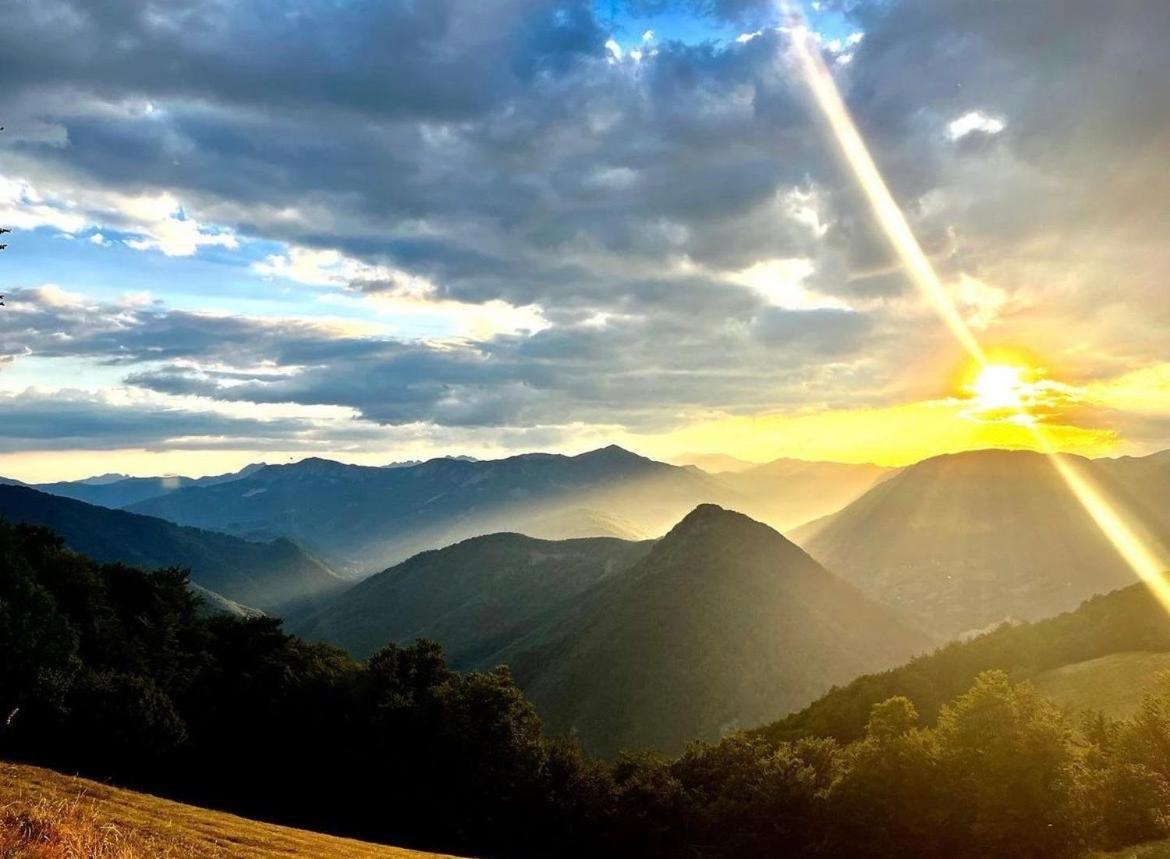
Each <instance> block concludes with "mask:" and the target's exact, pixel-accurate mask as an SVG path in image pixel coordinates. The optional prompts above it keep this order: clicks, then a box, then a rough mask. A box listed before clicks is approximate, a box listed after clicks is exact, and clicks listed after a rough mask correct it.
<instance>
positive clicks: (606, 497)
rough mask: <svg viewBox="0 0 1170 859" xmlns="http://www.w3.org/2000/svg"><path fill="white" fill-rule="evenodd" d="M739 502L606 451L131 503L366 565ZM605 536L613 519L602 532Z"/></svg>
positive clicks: (275, 468) (325, 475)
mask: <svg viewBox="0 0 1170 859" xmlns="http://www.w3.org/2000/svg"><path fill="white" fill-rule="evenodd" d="M736 500H738V496H737V495H736V493H735V492H734V490H731V489H729V488H728V487H726V486H724V485H723V484H722V483H720V482H718V481H716V480H714V479H713V478H711V477H710V476H709V475H706V474H704V473H702V472H701V471H698V470H696V469H693V468H681V467H678V466H673V465H666V464H664V463H661V462H655V461H654V460H650V459H646V458H645V457H641V456H637V455H636V454H633V453H630V452H629V451H626V450H622V449H621V448H619V447H607V448H603V449H601V450H595V451H592V452H590V453H584V454H581V455H579V456H560V455H555V454H535V453H534V454H524V455H521V456H514V457H510V458H508V459H500V460H487V461H467V460H459V459H434V460H431V461H429V462H426V463H423V464H422V465H415V466H403V467H400V468H370V467H364V466H357V465H344V464H342V463H339V462H331V461H329V460H325V459H306V460H303V461H301V462H298V463H295V464H292V465H269V466H265V467H264V468H261V469H258V470H257V471H255V472H253V473H252V474H250V475H248V476H246V477H243V478H241V479H239V480H234V481H232V482H230V483H222V484H218V485H214V486H197V487H189V488H186V489H180V490H178V491H177V492H172V493H170V494H168V495H165V496H161V497H157V498H152V499H149V500H147V501H144V502H141V503H139V504H135V505H133V506H132V507H131V508H130V509H131V510H133V511H134V512H137V513H144V514H148V515H152V516H160V517H162V518H164V519H170V520H171V521H173V522H179V523H182V524H184V525H194V526H197V527H201V528H211V529H215V530H220V531H226V532H229V533H232V534H236V535H239V536H244V537H261V538H271V537H278V536H279V537H288V538H290V539H294V540H296V541H297V542H298V543H299V544H301V545H304V546H307V547H308V548H310V549H311V550H312V551H314V552H315V553H317V554H319V555H321V556H323V557H325V558H327V559H329V560H330V561H331V562H333V563H335V564H340V565H344V566H346V567H347V568H349V569H352V570H356V571H361V572H369V571H373V570H380V569H384V568H386V567H387V566H389V565H391V564H394V563H396V562H398V561H401V560H404V559H405V558H408V557H410V556H411V555H414V554H416V553H417V552H420V551H424V550H426V549H433V548H436V547H438V546H445V545H449V544H451V543H454V542H457V541H459V540H462V539H466V538H467V537H473V536H478V535H481V534H490V533H494V532H499V531H516V530H518V529H519V526H520V525H521V524H522V523H525V522H532V521H534V520H535V521H538V522H539V520H540V519H541V518H544V517H549V516H552V515H554V514H564V513H565V512H566V511H571V510H576V509H581V508H586V509H590V510H603V511H605V514H606V515H607V516H609V517H617V518H619V519H622V520H627V521H628V522H630V523H631V524H632V527H633V528H635V529H637V531H638V532H639V533H647V534H661V533H664V532H665V530H666V529H667V528H668V527H669V526H670V525H671V524H672V523H673V522H675V521H677V520H678V518H679V517H681V516H682V515H683V514H684V513H685V512H686V511H687V510H690V509H691V508H692V507H694V506H695V505H696V504H698V503H701V502H704V501H714V502H723V503H732V502H734V501H736ZM576 533H582V532H581V531H577V532H576ZM606 533H610V529H609V528H608V527H604V528H599V529H598V532H595V534H594V535H603V534H606ZM582 535H584V534H583V533H582Z"/></svg>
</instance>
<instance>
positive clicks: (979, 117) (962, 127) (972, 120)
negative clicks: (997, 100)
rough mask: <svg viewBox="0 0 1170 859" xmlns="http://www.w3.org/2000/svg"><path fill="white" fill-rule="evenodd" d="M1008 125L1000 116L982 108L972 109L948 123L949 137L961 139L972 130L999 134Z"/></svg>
mask: <svg viewBox="0 0 1170 859" xmlns="http://www.w3.org/2000/svg"><path fill="white" fill-rule="evenodd" d="M1006 127H1007V123H1006V122H1004V120H1003V119H1002V118H1000V117H998V116H991V115H990V114H986V113H984V112H983V111H981V110H972V111H968V112H967V113H964V114H963V115H962V116H960V117H958V118H957V119H953V120H951V121H950V122H949V123H948V124H947V137H948V138H950V139H951V140H961V139H962V138H964V137H966V136H967V135H968V134H971V133H972V132H976V131H978V132H981V133H983V134H999V133H1000V132H1001V131H1003V130H1004V129H1005V128H1006Z"/></svg>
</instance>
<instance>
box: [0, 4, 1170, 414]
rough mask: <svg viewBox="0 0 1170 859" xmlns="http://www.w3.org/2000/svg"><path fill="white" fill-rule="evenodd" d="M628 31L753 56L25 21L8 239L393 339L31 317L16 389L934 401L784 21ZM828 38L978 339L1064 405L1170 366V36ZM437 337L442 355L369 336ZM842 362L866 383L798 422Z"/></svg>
mask: <svg viewBox="0 0 1170 859" xmlns="http://www.w3.org/2000/svg"><path fill="white" fill-rule="evenodd" d="M0 8H3V5H2V3H0ZM626 9H627V11H628V12H630V13H631V14H652V13H654V14H656V13H659V12H663V11H667V12H673V13H678V12H679V11H680V9H683V10H685V11H686V12H689V13H691V14H701V15H706V16H713V18H718V19H720V20H723V21H730V22H735V26H734V28H733V29H731V30H730V31H728V32H732V33H734V32H743V33H745V35H750V36H751V38H742V39H734V38H728V39H727V41H726V42H715V41H712V40H706V41H704V40H696V41H694V43H691V44H687V43H684V42H683V41H681V40H678V39H669V40H666V41H663V40H661V39H659V38H646V37H645V36H643V37H642V38H641V41H637V39H638V35H639V32H640V31H641V30H642V29H643V28H642V27H636V28H635V29H633V30H630V31H629V32H628V33H625V34H623V33H618V34H617V35H616V36H615V35H614V34H612V33H611V32H610V28H607V27H605V26H602V22H600V21H599V20H598V17H597V15H596V13H595V4H594V3H592V2H588V0H557V2H553V0H485V2H482V3H466V2H459V0H430V2H427V3H409V2H373V0H358V2H347V3H344V4H340V5H338V4H314V3H296V4H291V5H290V4H287V3H277V2H262V3H246V4H242V3H228V4H224V3H218V2H213V0H185V2H183V3H174V4H158V3H153V2H146V0H129V2H125V3H116V4H109V3H91V2H81V0H45V2H42V3H37V4H34V7H33V8H31V9H20V10H16V9H13V10H12V11H10V12H9V13H8V14H7V15H5V16H4V19H5V22H6V26H5V28H4V29H3V30H2V31H0V53H2V54H3V56H5V58H6V60H8V63H7V64H6V65H7V66H8V68H9V69H10V74H8V75H7V76H6V78H5V86H4V88H3V90H4V91H3V92H2V93H0V107H2V109H3V112H4V115H5V118H6V125H7V126H8V131H6V132H5V135H4V137H5V139H4V140H0V146H3V148H4V161H3V163H4V171H5V173H4V176H5V178H4V179H3V181H0V219H5V220H6V222H11V223H12V224H13V225H14V226H17V227H18V228H20V229H32V228H37V227H40V228H43V229H46V230H56V231H59V232H62V233H65V234H68V235H72V236H78V237H85V238H89V239H90V241H92V242H94V244H103V245H108V244H110V243H122V244H124V245H127V246H129V247H131V248H137V249H141V250H144V251H147V252H148V253H149V254H156V253H162V254H171V255H196V254H199V252H200V251H201V250H202V249H214V250H215V251H216V255H217V256H218V255H219V254H220V253H225V254H226V253H227V252H232V259H233V260H234V261H235V262H236V263H238V264H239V265H238V267H237V268H236V269H234V270H233V274H232V276H233V277H235V276H237V275H238V276H241V277H242V276H247V275H251V276H252V277H254V278H257V279H258V280H259V281H260V283H262V284H263V283H265V281H264V280H263V279H265V278H268V279H272V280H291V281H294V282H297V283H302V284H306V285H312V286H315V287H319V288H320V289H314V290H305V291H304V292H305V293H306V294H307V295H308V296H309V297H308V298H306V299H305V300H306V301H307V302H311V303H312V308H311V309H312V310H313V312H316V313H321V312H322V310H323V309H324V311H325V312H329V308H330V307H331V306H333V307H337V308H342V309H344V310H345V311H346V312H356V310H355V305H354V304H353V302H362V304H361V305H360V306H361V307H362V308H363V309H364V310H366V311H367V312H369V313H370V315H371V317H373V318H375V319H376V320H377V323H376V324H375V325H374V326H373V328H374V329H376V330H375V332H374V333H371V331H370V330H365V331H355V330H351V329H347V328H343V327H340V326H337V325H334V324H333V323H324V322H317V323H314V322H307V321H305V320H304V319H291V318H247V317H244V316H241V315H239V312H238V311H235V312H233V313H226V312H218V313H204V314H193V313H184V312H181V311H175V310H167V309H166V308H165V307H159V306H145V307H113V306H105V305H100V304H99V303H97V302H95V301H93V300H90V299H85V298H75V299H71V300H70V301H71V303H65V304H62V303H61V302H62V300H63V299H62V296H61V295H60V294H56V295H55V294H53V293H51V292H48V291H44V290H41V291H37V290H25V291H22V294H23V298H20V299H19V300H12V301H8V302H7V303H8V304H9V305H10V306H9V308H8V310H10V311H12V313H11V314H10V316H11V318H14V319H18V320H19V325H16V326H6V327H5V328H3V329H0V355H6V356H8V358H9V360H10V361H13V360H15V361H19V360H22V359H23V358H24V357H25V356H28V355H36V356H39V357H42V358H50V359H51V358H53V357H61V358H74V357H78V356H84V357H85V358H86V359H87V360H91V361H93V362H97V363H102V364H109V365H116V366H124V367H126V368H127V370H126V372H127V373H132V383H133V384H134V385H137V386H140V387H143V388H151V389H153V390H156V391H164V390H165V391H167V392H168V393H169V395H171V396H188V395H195V396H198V397H201V398H204V399H206V400H209V401H213V402H218V403H247V402H257V403H298V404H306V405H312V404H329V405H334V406H337V407H344V408H353V409H355V410H356V411H357V412H358V413H359V414H361V415H362V416H364V418H365V419H366V420H368V421H369V422H373V423H378V422H384V423H388V424H402V425H405V424H403V422H409V421H419V422H423V423H425V422H428V421H429V422H433V423H435V424H437V425H446V426H472V425H476V426H480V425H482V426H488V425H491V426H501V427H502V426H508V427H512V428H515V429H516V430H517V431H521V430H522V429H523V428H524V427H535V426H546V425H550V424H555V425H567V424H569V423H573V422H581V423H588V422H597V423H598V425H601V424H604V425H607V426H609V425H621V426H630V427H651V426H665V425H671V424H676V423H678V422H681V421H685V420H687V419H688V417H689V415H690V414H691V413H692V412H693V411H695V410H702V409H712V408H714V409H725V410H728V411H731V412H736V413H742V412H747V411H750V410H752V409H761V408H768V407H775V406H778V405H781V404H793V405H795V406H799V405H801V404H802V403H807V402H809V401H811V400H813V399H824V398H829V399H833V400H835V401H838V400H842V401H843V400H845V399H848V398H851V397H857V398H862V399H864V398H869V399H881V398H883V397H884V398H887V399H888V398H890V397H892V396H896V393H897V392H900V391H904V390H906V389H907V388H908V387H912V386H913V385H914V384H918V385H921V384H923V383H921V382H910V381H906V380H904V379H903V378H902V377H903V376H904V375H905V374H906V373H907V372H908V371H907V368H921V367H923V366H927V365H931V366H933V367H936V368H938V367H942V366H943V365H945V364H946V363H947V362H948V361H949V360H952V357H953V356H952V354H951V353H948V352H947V351H946V347H945V345H940V344H943V343H944V341H943V338H942V337H941V335H939V333H938V332H937V331H936V329H935V328H934V327H933V326H932V324H931V323H930V321H929V320H930V317H929V313H928V312H924V309H923V308H922V306H921V302H920V300H919V298H918V296H917V295H916V294H915V293H914V292H913V291H912V290H910V289H909V288H908V285H907V283H906V280H905V278H904V277H903V276H902V274H901V272H900V270H899V269H898V267H897V265H896V262H895V260H894V259H893V258H892V257H891V255H890V253H889V251H888V249H887V247H886V242H885V240H884V238H883V237H882V236H881V235H880V233H878V232H877V231H876V229H875V228H874V225H873V222H872V217H871V216H870V213H869V210H868V208H867V205H866V203H865V201H864V200H862V199H861V198H860V197H859V196H858V195H857V192H856V190H855V189H854V188H853V183H852V180H851V178H850V177H849V175H848V174H847V173H846V172H845V171H843V170H842V168H841V166H840V164H839V162H838V159H837V157H836V155H835V153H834V150H833V148H832V147H831V146H830V145H828V142H827V139H826V137H825V133H824V129H823V128H821V127H820V125H819V124H818V122H817V120H816V118H815V114H814V113H813V112H812V111H811V109H810V105H809V102H808V97H807V94H806V93H805V92H804V87H803V84H802V82H801V80H800V79H799V77H798V76H797V75H796V74H795V72H794V69H793V67H792V65H791V63H790V62H789V61H788V60H787V59H786V56H785V39H786V38H787V37H786V34H785V33H784V32H781V31H778V30H777V29H776V27H775V24H776V21H775V10H774V6H773V4H772V3H771V2H767V3H765V2H760V3H754V2H747V0H743V1H742V2H740V1H739V0H703V2H698V0H696V2H694V3H683V4H681V5H680V4H678V3H671V4H666V3H662V2H653V0H642V2H635V3H629V4H627V6H626ZM826 9H827V10H828V11H830V12H831V13H832V14H834V15H838V16H840V17H842V19H843V20H844V21H846V23H847V24H848V27H849V28H850V29H849V30H842V31H841V32H849V33H852V34H853V35H849V36H847V37H844V38H842V39H841V40H840V44H839V45H830V44H826V46H825V47H826V50H827V51H829V55H830V59H832V58H833V57H839V58H843V57H845V56H851V57H852V60H851V62H849V63H848V64H838V65H837V66H836V67H835V72H834V73H835V74H836V75H837V76H838V78H839V81H840V83H841V85H842V88H843V90H844V92H845V94H846V97H847V100H848V103H849V106H850V109H851V111H852V112H853V114H854V116H855V118H856V120H857V122H858V124H859V127H860V128H861V130H862V132H863V134H864V135H865V136H866V139H867V141H868V142H869V143H870V144H871V145H872V147H873V150H874V155H875V158H876V160H877V162H878V164H879V166H880V167H881V168H882V170H883V172H884V173H885V175H886V177H887V179H888V180H889V182H890V185H891V188H892V189H893V192H894V193H895V195H896V196H897V198H898V200H899V201H900V202H901V203H902V205H903V206H904V207H905V209H906V211H907V214H908V217H909V219H910V220H911V223H912V225H913V227H914V229H915V232H916V234H917V235H918V236H919V237H920V238H921V239H922V240H923V242H924V244H925V245H926V247H927V250H928V252H929V253H930V255H931V257H932V260H933V261H934V262H935V263H936V265H937V266H938V268H939V270H940V273H941V274H942V276H943V278H944V280H945V281H946V282H947V283H949V284H952V285H953V286H954V289H955V291H956V295H957V296H958V297H959V299H960V302H961V304H962V305H963V310H964V312H965V313H966V314H967V316H968V318H969V319H970V320H971V322H972V324H973V325H976V326H978V327H980V328H982V329H983V330H984V331H985V332H986V336H987V337H988V338H989V339H992V340H995V341H998V342H1008V343H1020V344H1026V345H1028V346H1029V347H1031V348H1032V349H1033V350H1034V351H1036V352H1037V353H1039V354H1042V355H1043V356H1044V357H1045V359H1046V360H1050V361H1051V362H1052V363H1053V364H1054V365H1059V366H1061V367H1062V369H1063V368H1066V367H1067V368H1068V369H1069V371H1070V372H1071V373H1073V374H1074V375H1077V376H1078V377H1081V378H1092V377H1094V375H1096V376H1108V375H1110V374H1114V375H1116V374H1119V373H1122V372H1126V371H1130V370H1133V369H1134V368H1135V367H1138V366H1140V365H1142V364H1143V363H1145V362H1150V361H1155V360H1161V359H1164V357H1165V336H1164V332H1165V330H1166V326H1167V324H1170V304H1168V303H1167V302H1166V301H1165V300H1164V295H1163V281H1164V276H1163V275H1164V272H1165V271H1166V270H1167V268H1168V267H1170V249H1168V248H1167V246H1166V243H1165V240H1164V230H1163V229H1162V227H1161V225H1163V224H1164V223H1165V222H1166V218H1167V217H1170V174H1168V173H1167V172H1166V171H1165V169H1164V164H1163V161H1164V157H1163V154H1162V153H1164V152H1165V151H1166V148H1167V146H1168V145H1170V119H1168V117H1170V86H1168V85H1165V84H1164V83H1163V82H1164V81H1167V80H1170V54H1168V53H1167V52H1166V51H1165V50H1164V49H1163V48H1164V44H1165V41H1166V38H1167V36H1170V6H1167V5H1166V4H1157V3H1141V4H1133V5H1132V6H1127V8H1126V9H1125V10H1124V13H1122V12H1119V11H1118V10H1116V9H1113V8H1112V7H1109V6H1108V4H1100V3H1096V2H1090V0H1039V2H1035V3H1029V4H1024V5H1021V6H1019V7H1018V8H1016V7H1013V10H1012V13H1011V14H1010V15H1009V14H1005V13H1004V11H1003V10H1002V9H1001V8H999V7H998V6H997V4H987V3H981V2H977V0H892V2H880V3H878V2H874V3H870V2H858V3H853V2H850V3H846V4H841V3H837V4H826ZM660 29H661V28H660ZM724 30H726V28H724ZM721 32H722V31H721ZM861 33H864V37H863V38H862V37H860V35H859V34H861ZM623 39H624V40H626V42H627V46H626V48H627V49H624V50H623V49H622V48H621V47H620V46H618V47H617V50H615V49H614V47H613V46H614V45H616V44H617V41H616V40H623ZM829 41H831V40H829ZM607 42H609V43H611V44H610V45H608V46H607ZM388 44H392V45H393V46H394V50H387V45H388ZM111 46H112V47H111ZM115 48H116V49H115ZM630 48H633V50H637V51H639V52H640V53H641V58H640V59H639V60H633V59H631V55H632V53H633V50H629V49H630ZM618 60H620V61H618ZM99 236H100V237H101V238H100V239H99V238H98V237H99ZM257 248H262V251H259V252H257V250H256V249H257ZM207 256H212V255H211V254H207ZM241 273H243V274H241ZM62 286H63V287H64V288H66V289H69V288H73V289H76V286H75V285H71V284H70V283H65V282H63V283H62ZM112 286H113V287H114V288H117V286H118V285H117V284H112ZM149 286H150V288H151V290H152V292H154V293H155V294H158V295H161V296H162V297H164V298H165V297H166V289H167V284H166V283H160V284H158V285H157V286H156V285H154V284H149ZM272 288H273V289H275V288H276V286H273V287H272ZM54 302H56V303H54ZM1135 308H1136V310H1135ZM427 314H431V315H433V316H434V317H436V318H440V317H441V318H442V319H443V320H444V322H443V328H444V335H443V337H442V339H443V340H444V341H445V342H442V343H440V342H435V341H436V340H438V339H439V338H429V337H428V338H425V340H424V338H415V340H406V339H397V338H394V337H389V336H386V334H385V332H386V331H387V330H388V329H389V328H390V326H391V324H392V323H393V321H394V320H395V319H403V320H409V319H419V318H423V317H424V316H426V315H427ZM426 318H430V317H429V316H426ZM383 323H385V324H383ZM452 331H454V332H455V333H454V334H452V333H451V332H452ZM450 341H457V342H450ZM890 344H896V348H894V347H893V346H891V345H890ZM778 355H782V357H783V361H777V357H778ZM955 360H957V358H955ZM829 363H831V364H832V365H833V367H834V368H841V367H842V366H845V367H846V369H841V371H840V372H839V373H836V370H834V371H833V372H835V373H836V375H834V376H833V380H832V384H833V385H834V386H835V387H834V388H833V390H831V391H829V392H825V391H823V390H821V389H817V390H813V388H812V386H810V384H809V380H810V379H815V380H817V381H818V382H820V381H824V380H825V378H826V377H825V375H824V374H825V373H826V372H828V371H827V370H826V369H825V367H826V365H827V364H829ZM778 365H779V366H778ZM259 367H264V368H267V369H266V370H265V371H264V372H263V373H260V372H259V371H256V368H259ZM253 371H256V373H255V375H254V376H248V373H250V372H253ZM936 372H937V373H938V374H940V375H941V374H943V373H944V371H943V370H937V371H936ZM229 373H234V374H237V375H236V376H234V377H229V376H228V375H225V374H229ZM240 374H242V375H240Z"/></svg>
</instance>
